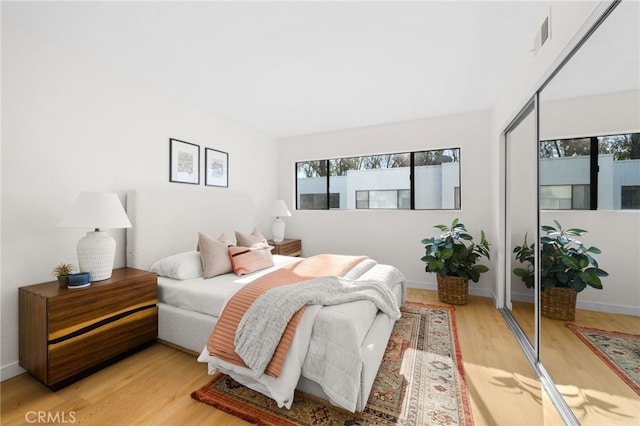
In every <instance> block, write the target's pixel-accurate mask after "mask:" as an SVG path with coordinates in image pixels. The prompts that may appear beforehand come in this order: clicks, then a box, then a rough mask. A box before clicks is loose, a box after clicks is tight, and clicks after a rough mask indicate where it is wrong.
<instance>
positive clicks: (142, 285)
mask: <svg viewBox="0 0 640 426" xmlns="http://www.w3.org/2000/svg"><path fill="white" fill-rule="evenodd" d="M83 290H84V289H77V290H75V291H78V292H81V291H83ZM156 293H157V290H156V282H155V279H153V280H151V281H149V280H147V281H141V282H136V283H115V284H111V285H110V286H109V287H106V286H103V287H100V288H96V289H95V291H93V292H90V293H89V292H87V293H86V294H83V295H82V296H83V297H81V298H79V297H72V296H74V295H72V294H70V295H69V297H58V298H55V299H51V300H49V307H48V312H49V321H48V326H49V328H48V340H49V341H52V340H55V339H59V338H61V337H64V336H66V335H69V334H71V333H74V332H76V331H78V330H79V329H83V328H86V327H91V326H92V325H94V324H96V323H98V322H100V321H104V320H107V319H109V318H112V317H115V316H118V315H124V314H126V313H128V312H131V311H134V310H136V309H140V308H142V307H144V306H150V305H155V304H156V303H157V295H156Z"/></svg>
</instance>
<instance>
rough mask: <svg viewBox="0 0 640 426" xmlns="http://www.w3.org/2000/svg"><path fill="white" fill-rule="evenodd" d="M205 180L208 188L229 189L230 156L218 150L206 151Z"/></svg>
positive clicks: (207, 149) (209, 149) (206, 149)
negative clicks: (222, 187) (220, 187)
mask: <svg viewBox="0 0 640 426" xmlns="http://www.w3.org/2000/svg"><path fill="white" fill-rule="evenodd" d="M204 153H205V155H204V158H205V160H204V164H205V170H206V174H205V180H204V184H205V185H207V186H224V187H225V188H228V187H229V154H227V153H226V152H222V151H218V150H217V149H211V148H205V149H204Z"/></svg>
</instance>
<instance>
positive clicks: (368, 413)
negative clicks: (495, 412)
mask: <svg viewBox="0 0 640 426" xmlns="http://www.w3.org/2000/svg"><path fill="white" fill-rule="evenodd" d="M401 310H402V318H400V319H399V320H398V321H396V324H395V326H394V328H393V333H392V335H391V339H390V341H389V344H388V346H387V349H386V352H385V355H384V358H383V360H382V364H381V366H380V370H379V371H378V375H377V377H376V379H375V382H374V384H373V389H372V391H371V395H370V396H369V402H368V403H367V406H366V407H365V409H364V411H363V412H360V413H350V412H347V411H345V410H341V409H338V408H336V407H334V406H332V405H331V404H329V403H328V402H326V401H323V400H320V399H318V398H315V397H313V396H310V395H307V394H304V393H302V392H296V395H295V400H294V403H293V405H292V407H291V409H290V410H287V409H281V408H278V407H277V405H276V404H275V403H274V402H273V400H271V399H270V398H267V397H265V396H263V395H261V394H259V393H257V392H255V391H252V390H250V389H248V388H246V387H244V386H242V385H240V384H238V383H236V382H235V381H234V380H233V379H231V378H230V377H228V376H226V375H223V374H220V373H218V374H217V375H216V376H215V377H214V379H213V380H212V381H211V382H210V383H209V384H207V385H206V386H204V387H202V388H201V389H199V390H197V391H195V392H193V393H192V394H191V396H192V397H193V398H194V399H196V400H197V401H201V402H204V403H205V404H209V405H212V406H213V407H216V408H218V409H220V410H223V411H225V412H227V413H230V414H233V415H234V416H237V417H240V418H242V419H244V420H246V421H248V422H250V423H254V424H257V425H264V426H276V425H277V426H289V425H318V426H322V425H345V426H346V425H472V424H473V420H472V417H471V410H470V406H469V394H468V390H467V386H466V384H465V380H464V371H463V366H462V359H461V355H460V347H459V344H458V338H457V334H456V323H455V318H454V308H453V307H445V306H431V305H422V304H417V303H406V304H405V305H404V306H403V307H402V309H401Z"/></svg>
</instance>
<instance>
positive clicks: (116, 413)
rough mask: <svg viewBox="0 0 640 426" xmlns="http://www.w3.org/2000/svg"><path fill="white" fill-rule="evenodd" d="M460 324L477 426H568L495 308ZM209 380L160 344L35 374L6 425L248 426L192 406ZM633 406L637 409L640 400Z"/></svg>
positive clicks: (481, 308) (6, 414)
mask: <svg viewBox="0 0 640 426" xmlns="http://www.w3.org/2000/svg"><path fill="white" fill-rule="evenodd" d="M408 299H409V300H412V301H416V302H421V303H428V304H441V303H439V302H438V300H437V295H436V293H435V292H431V291H426V290H416V289H409V291H408ZM455 318H456V323H457V330H458V338H459V342H460V347H461V352H462V359H463V363H464V369H465V376H466V381H467V385H468V388H469V395H470V400H471V411H472V415H473V419H474V422H475V424H476V425H509V426H511V425H561V424H562V421H561V420H560V418H559V417H558V415H557V414H556V412H555V409H554V407H553V406H552V404H551V403H550V402H549V401H548V400H547V398H546V396H545V394H544V392H542V391H541V388H540V384H539V383H538V381H537V379H536V377H535V375H534V373H533V371H532V369H531V368H530V366H529V364H528V362H527V361H526V359H525V357H524V355H523V354H522V352H521V351H520V348H519V347H518V345H517V343H516V341H515V339H514V338H513V336H512V334H511V332H510V331H509V329H508V327H507V326H506V324H505V322H504V320H503V318H502V316H501V314H500V313H499V312H498V311H496V310H495V309H494V308H493V305H492V303H491V301H490V300H489V299H487V298H483V297H475V296H470V297H469V302H468V303H467V305H465V306H458V307H456V314H455ZM576 340H577V339H576ZM578 344H581V343H579V342H576V343H575V345H574V343H571V345H573V346H577V345H578ZM614 376H615V375H614ZM605 377H606V379H604V380H611V381H615V380H619V379H617V376H615V377H613V378H611V377H608V376H606V374H605ZM208 381H209V376H207V374H206V366H205V365H204V364H200V363H198V362H197V361H196V360H195V358H194V357H193V356H192V355H189V354H186V353H183V352H180V351H178V350H176V349H173V348H171V347H168V346H165V345H163V344H159V343H156V344H153V345H152V346H151V347H149V348H147V349H145V350H143V351H141V352H138V353H136V354H134V355H132V356H130V357H129V358H126V359H124V360H122V361H120V362H118V363H116V364H114V365H112V366H110V367H108V368H106V369H104V370H101V371H99V372H97V373H95V374H93V375H91V376H89V377H87V378H85V379H83V380H81V381H79V382H77V383H75V384H73V385H71V386H69V387H67V388H64V389H62V390H60V391H58V392H51V391H50V390H49V389H48V388H46V387H45V386H43V385H42V384H40V383H39V382H37V381H36V380H35V379H33V378H32V377H30V376H29V375H27V374H23V375H21V376H18V377H15V378H12V379H10V380H7V381H5V382H3V383H2V385H1V400H2V404H1V410H2V413H1V424H2V425H19V424H33V423H34V422H33V419H34V418H36V417H34V416H37V415H38V414H39V413H45V414H44V415H48V416H49V419H51V417H54V418H55V416H57V419H58V420H60V422H59V423H61V424H83V425H194V424H211V425H230V426H233V425H244V424H246V423H245V422H243V421H241V420H239V419H237V418H235V417H233V416H231V415H228V414H226V413H223V412H221V411H218V410H216V409H214V408H212V407H210V406H207V405H205V404H202V403H199V402H196V401H194V400H193V399H191V397H190V393H191V392H192V391H193V390H195V389H198V388H199V387H201V386H203V385H205V384H206V383H207V382H208ZM620 383H622V381H620ZM622 384H623V385H624V383H622ZM625 386H626V385H625ZM586 404H587V405H588V404H589V401H587V402H586ZM631 404H632V405H633V404H636V407H637V406H638V399H637V398H636V399H635V401H632V403H631ZM627 408H628V407H627ZM632 410H633V407H632V408H631V411H632ZM628 411H630V410H629V409H628V410H627V412H628ZM40 415H43V414H40ZM639 418H640V416H636V417H635V418H634V417H633V416H627V415H626V414H625V415H620V414H619V411H618V410H608V411H606V412H605V413H603V415H602V416H599V417H597V418H596V417H594V416H591V417H589V421H590V422H589V423H584V424H585V425H586V424H592V425H596V424H602V425H605V424H607V425H613V424H636V425H637V424H640V423H639V422H638V419H639ZM597 421H602V423H597ZM49 423H50V424H51V423H52V422H49Z"/></svg>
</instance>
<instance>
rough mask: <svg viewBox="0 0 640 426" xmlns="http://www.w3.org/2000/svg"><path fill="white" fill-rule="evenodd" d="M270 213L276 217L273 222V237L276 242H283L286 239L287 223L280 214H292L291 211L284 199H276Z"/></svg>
mask: <svg viewBox="0 0 640 426" xmlns="http://www.w3.org/2000/svg"><path fill="white" fill-rule="evenodd" d="M270 215H271V216H274V217H275V218H276V220H274V221H273V224H271V234H272V237H271V239H272V240H273V241H275V242H276V243H279V242H282V241H284V228H285V225H284V222H283V221H282V219H280V216H291V212H290V211H289V209H288V208H287V205H286V204H285V202H284V201H283V200H276V201H275V202H274V203H273V205H272V206H271V213H270Z"/></svg>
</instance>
